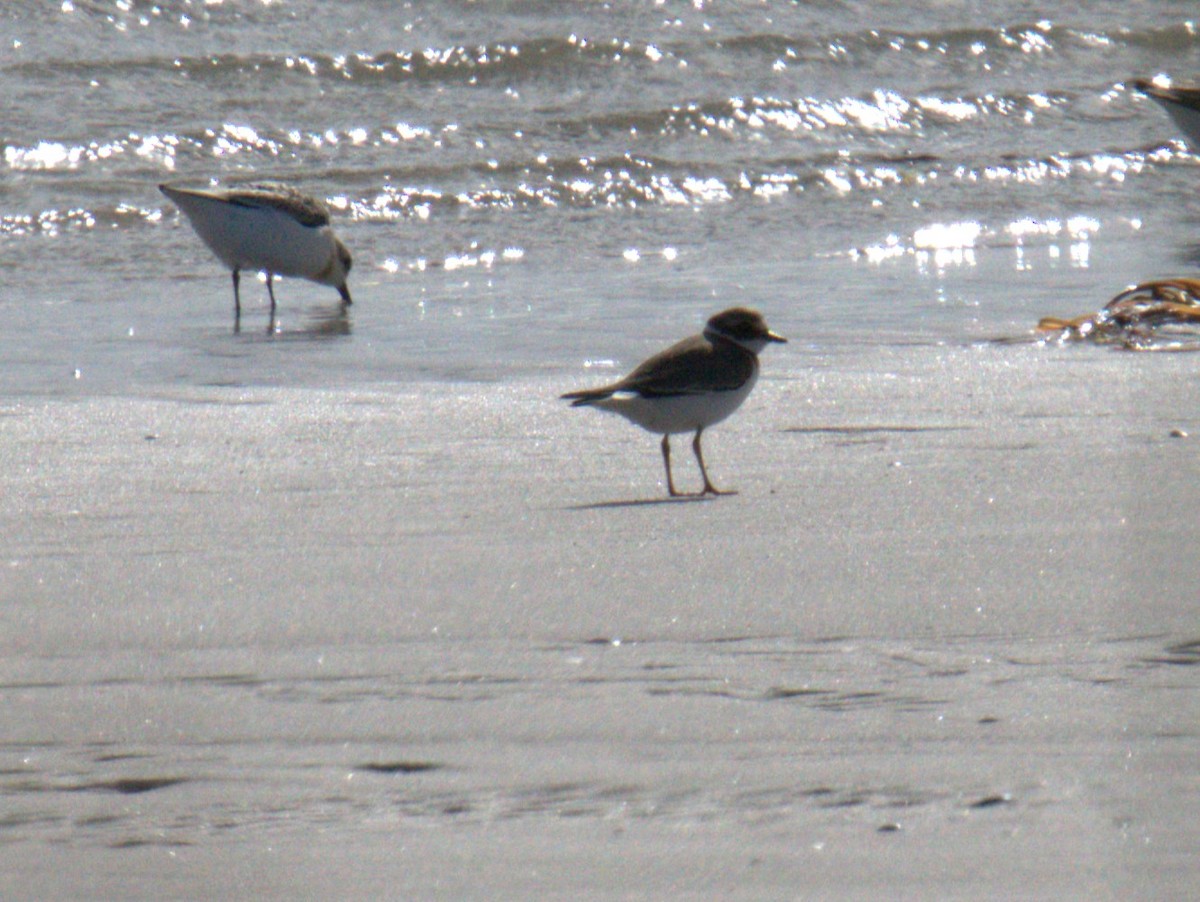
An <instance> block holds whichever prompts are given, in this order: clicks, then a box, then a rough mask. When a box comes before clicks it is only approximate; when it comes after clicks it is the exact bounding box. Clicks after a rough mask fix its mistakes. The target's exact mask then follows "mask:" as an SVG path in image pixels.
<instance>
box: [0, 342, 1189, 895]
mask: <svg viewBox="0 0 1200 902" xmlns="http://www.w3.org/2000/svg"><path fill="white" fill-rule="evenodd" d="M1078 350H1081V349H1073V350H1067V351H1064V350H1062V349H1045V348H1033V347H1024V348H1022V347H1004V348H999V347H982V348H957V349H955V348H941V349H938V348H930V347H910V348H875V349H867V350H864V351H863V352H862V353H861V355H860V356H859V357H857V358H856V363H857V365H856V367H855V370H854V375H852V376H851V375H847V376H846V377H845V380H844V381H843V382H842V383H841V384H839V385H838V387H837V391H836V392H834V391H832V390H830V389H828V388H826V387H824V385H823V382H821V381H815V380H814V379H813V377H812V376H811V375H810V372H811V371H810V369H809V366H811V365H813V364H822V363H828V361H819V360H813V359H811V357H812V356H815V355H812V354H807V355H806V354H800V355H797V356H796V357H794V358H790V359H783V360H780V361H778V362H775V365H774V366H773V367H768V368H767V369H766V372H765V373H764V377H763V380H762V382H761V383H760V385H759V387H758V389H757V390H756V393H755V395H754V396H753V397H752V398H751V399H750V401H748V402H747V404H746V406H745V409H744V410H743V411H741V412H739V414H738V416H737V417H735V418H734V419H732V420H731V421H730V422H729V423H727V424H723V425H722V426H721V427H719V428H717V429H714V430H713V432H712V435H711V436H710V441H711V450H710V452H709V453H710V455H711V459H710V466H711V467H712V470H713V472H714V476H716V475H718V474H719V476H720V478H722V479H723V480H724V481H726V482H728V483H729V484H731V485H733V486H734V487H736V488H738V489H739V491H740V493H741V494H739V495H738V496H736V497H733V498H722V499H718V500H715V501H710V502H705V503H695V504H675V505H659V504H627V505H622V504H616V503H613V502H623V501H652V500H656V499H658V498H659V497H660V496H661V495H662V493H663V490H662V487H661V486H660V485H658V480H659V479H661V473H660V468H659V467H658V463H659V462H658V460H657V458H656V454H657V451H656V448H655V446H654V442H653V440H652V438H651V439H648V438H647V437H646V436H645V435H642V434H640V433H639V432H638V431H636V430H631V429H628V428H621V427H622V426H623V425H624V424H621V423H619V422H614V423H609V422H607V421H601V420H600V419H599V418H597V420H596V421H594V422H580V421H579V419H578V418H575V417H571V416H570V415H569V412H568V411H565V410H563V409H562V408H561V407H560V406H559V405H558V404H557V403H556V402H555V400H554V399H555V397H556V395H557V393H559V392H560V391H561V390H564V389H566V388H569V387H570V386H569V385H561V384H559V383H558V382H557V381H551V380H545V379H539V380H527V381H524V382H517V383H513V384H508V385H503V386H481V385H467V384H462V385H452V384H445V385H444V384H439V385H421V386H406V385H398V386H395V387H394V389H393V390H379V389H372V390H345V391H337V392H318V391H310V390H286V389H284V390H276V389H245V390H242V389H195V390H188V391H184V392H181V393H178V394H173V395H171V396H157V397H141V398H111V399H109V398H96V399H91V400H85V401H43V400H33V399H30V400H27V401H19V402H15V403H9V404H8V405H7V406H6V407H5V409H4V410H3V424H4V428H5V431H6V435H7V440H6V442H5V443H4V444H3V455H4V459H3V460H2V461H0V463H2V465H3V466H2V476H0V489H2V491H0V527H2V528H3V532H4V534H5V535H6V536H8V537H9V539H8V542H7V548H6V554H5V566H6V573H5V589H4V591H5V594H6V596H7V599H6V600H7V601H8V603H6V604H4V605H2V606H0V617H3V623H2V624H0V626H2V627H3V630H2V632H0V635H2V636H3V639H0V641H2V642H3V643H4V648H3V650H4V654H3V656H0V657H2V661H3V663H2V664H0V686H2V687H3V692H4V695H5V698H6V704H7V706H8V708H9V711H10V715H11V716H10V718H9V722H10V724H13V725H15V726H13V727H11V728H10V730H9V734H8V742H7V744H6V746H5V748H4V749H3V750H0V773H2V776H0V786H2V787H3V790H4V793H5V795H6V798H7V801H8V805H7V808H6V811H7V813H6V815H5V818H4V821H3V823H0V843H2V844H0V863H3V868H2V871H3V874H4V876H3V877H0V889H3V890H4V892H5V894H6V895H8V894H13V893H16V894H29V893H31V892H32V893H34V894H40V895H43V896H56V897H63V896H71V895H75V896H83V895H89V894H101V895H104V894H108V895H121V896H123V897H130V896H142V897H153V896H157V897H161V896H164V895H172V894H175V895H194V894H195V893H196V890H197V887H200V886H203V887H205V894H213V895H229V894H234V893H242V894H244V893H246V892H250V893H252V894H253V895H255V896H257V897H287V896H290V895H291V896H294V895H295V894H296V893H297V892H304V893H316V894H318V895H325V896H334V895H339V894H344V893H345V892H346V891H347V889H348V888H349V890H348V891H349V892H350V893H351V894H352V895H358V896H363V895H369V894H370V893H371V892H372V891H373V890H383V889H385V888H386V887H388V886H396V885H403V886H404V887H405V889H406V890H407V891H409V892H411V893H412V894H413V895H415V896H429V895H431V894H436V893H444V894H448V895H453V896H466V897H472V896H474V897H479V896H482V895H500V896H505V895H507V896H509V897H512V896H520V895H524V894H527V893H528V892H529V891H530V890H531V889H533V890H536V889H537V887H539V886H552V887H554V888H555V890H556V891H560V892H566V891H568V890H572V889H574V890H578V891H580V892H584V891H586V892H588V893H591V894H598V895H635V896H637V895H641V896H656V895H658V896H661V895H662V894H663V893H670V894H674V895H681V894H682V895H687V894H689V893H690V894H693V895H699V896H704V895H711V894H712V893H713V892H714V891H717V892H719V893H720V894H722V895H728V896H731V897H735V898H736V897H742V898H754V897H761V896H763V895H772V894H774V893H780V892H797V891H801V890H803V891H805V892H811V894H813V895H816V896H827V897H835V896H836V897H838V898H846V897H859V898H867V897H872V896H877V895H878V893H879V892H880V891H881V890H883V889H885V888H886V887H888V886H893V885H895V882H896V881H897V880H900V881H911V885H914V886H920V887H922V888H923V890H928V891H929V892H930V893H931V894H934V895H940V896H955V895H960V896H961V895H985V896H986V895H993V896H995V895H1005V894H1008V893H1012V892H1015V891H1016V890H1022V891H1025V890H1028V888H1029V887H1031V886H1036V887H1037V888H1038V889H1037V893H1041V894H1042V895H1043V896H1044V897H1046V898H1050V897H1059V898H1061V897H1063V896H1064V895H1066V896H1078V895H1088V896H1092V897H1097V896H1099V897H1104V896H1106V895H1108V896H1111V897H1122V896H1128V895H1129V894H1130V893H1131V892H1132V893H1135V894H1147V895H1160V896H1161V895H1170V894H1172V893H1178V892H1179V891H1180V889H1181V887H1182V886H1184V885H1187V884H1186V876H1187V874H1189V873H1190V868H1191V867H1192V865H1191V850H1192V849H1194V845H1195V828H1194V825H1193V823H1192V819H1191V818H1190V815H1189V811H1188V810H1187V806H1186V804H1185V800H1186V799H1187V798H1188V797H1189V795H1188V781H1189V780H1190V773H1191V765H1190V762H1191V761H1192V760H1193V759H1194V749H1195V744H1196V732H1197V731H1196V727H1195V724H1196V723H1197V722H1200V719H1198V718H1197V714H1198V713H1200V712H1198V711H1197V704H1196V702H1195V698H1196V695H1195V692H1194V689H1195V680H1196V676H1197V674H1200V669H1197V667H1196V666H1194V665H1195V664H1196V661H1197V656H1196V654H1195V642H1196V640H1197V638H1198V637H1197V635H1196V633H1195V632H1194V629H1193V623H1194V617H1193V612H1194V586H1195V585H1197V583H1198V578H1200V573H1198V572H1197V570H1198V569H1200V564H1197V563H1196V561H1195V558H1194V556H1193V555H1188V554H1181V553H1180V549H1187V548H1193V547H1195V544H1196V539H1197V535H1196V533H1197V531H1198V529H1200V527H1198V526H1197V519H1196V517H1195V516H1194V511H1195V510H1196V506H1197V502H1198V501H1200V498H1198V497H1197V494H1198V491H1200V490H1198V489H1197V488H1196V486H1195V481H1194V480H1192V479H1191V478H1190V476H1189V474H1190V473H1191V472H1193V470H1194V467H1193V462H1194V456H1195V449H1194V447H1193V443H1192V442H1191V441H1190V440H1187V439H1179V438H1172V437H1171V432H1172V430H1176V429H1181V430H1183V431H1185V432H1188V433H1191V434H1196V433H1197V432H1198V431H1200V430H1198V429H1197V423H1196V421H1195V415H1194V412H1193V405H1192V404H1191V402H1190V393H1189V392H1190V390H1189V386H1190V384H1191V383H1190V380H1189V375H1188V372H1187V368H1188V366H1189V362H1188V360H1187V359H1185V357H1184V356H1181V355H1156V356H1151V357H1138V358H1134V357H1131V356H1130V355H1122V354H1114V353H1108V352H1096V351H1094V350H1091V349H1088V350H1082V352H1080V353H1076V351H1078ZM806 358H808V359H806ZM880 411H886V412H887V413H886V416H881V414H880ZM314 837H319V842H318V843H316V845H315V846H314ZM34 849H36V853H37V854H36V855H32V854H31V851H32V850H34ZM56 859H61V860H62V862H61V863H62V866H55V867H49V866H47V862H51V863H53V861H54V860H56ZM68 859H69V861H70V862H71V865H72V866H70V867H68V866H67V864H66V862H67V860H68ZM1064 860H1067V861H1071V862H1072V863H1073V867H1072V868H1070V869H1065V868H1064V867H1063V861H1064ZM964 862H970V867H969V868H968V867H966V866H965V865H964Z"/></svg>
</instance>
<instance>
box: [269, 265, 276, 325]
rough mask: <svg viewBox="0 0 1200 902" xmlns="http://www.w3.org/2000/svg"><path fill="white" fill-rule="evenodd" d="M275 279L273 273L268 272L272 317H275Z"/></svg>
mask: <svg viewBox="0 0 1200 902" xmlns="http://www.w3.org/2000/svg"><path fill="white" fill-rule="evenodd" d="M274 280H275V276H274V275H273V274H272V273H267V294H269V295H270V296H271V319H275V288H274V286H273V285H272V284H271V283H272V282H273V281H274Z"/></svg>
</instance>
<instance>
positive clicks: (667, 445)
mask: <svg viewBox="0 0 1200 902" xmlns="http://www.w3.org/2000/svg"><path fill="white" fill-rule="evenodd" d="M662 455H663V466H664V467H666V468H667V492H668V493H669V494H670V495H671V497H672V498H677V497H678V496H679V492H677V491H675V480H673V479H672V478H671V436H670V435H664V436H663V440H662Z"/></svg>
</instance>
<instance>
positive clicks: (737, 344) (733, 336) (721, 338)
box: [562, 307, 787, 497]
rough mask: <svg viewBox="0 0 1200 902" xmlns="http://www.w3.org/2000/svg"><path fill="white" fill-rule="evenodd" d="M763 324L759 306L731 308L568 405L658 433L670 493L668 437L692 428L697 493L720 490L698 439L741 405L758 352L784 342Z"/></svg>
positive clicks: (570, 396)
mask: <svg viewBox="0 0 1200 902" xmlns="http://www.w3.org/2000/svg"><path fill="white" fill-rule="evenodd" d="M786 341H787V339H786V338H784V337H783V336H782V335H776V334H775V333H774V332H772V331H771V330H770V329H768V328H767V324H766V321H765V320H764V319H763V318H762V314H760V313H759V312H758V311H757V310H749V309H747V308H745V307H733V308H731V309H729V310H724V311H722V312H720V313H718V314H716V315H715V316H713V317H712V318H711V319H709V321H708V323H707V324H705V326H704V332H703V333H702V334H700V335H693V336H692V337H691V338H685V339H684V340H683V341H681V342H679V343H678V344H675V345H672V346H671V347H669V348H667V349H666V350H665V351H662V352H661V353H658V354H655V355H654V356H653V357H651V358H650V359H649V360H647V361H645V362H644V363H642V364H641V365H640V366H638V367H637V368H636V369H635V370H634V371H633V372H631V373H630V374H629V375H628V376H626V377H625V378H624V379H622V380H620V381H619V382H614V383H612V384H611V385H605V386H603V387H601V388H592V389H587V390H584V391H573V392H567V393H566V394H565V395H563V396H562V397H563V399H564V400H567V401H571V402H573V403H572V405H571V406H572V407H580V406H590V407H599V408H600V409H601V410H610V411H612V412H613V413H619V414H620V415H621V416H623V417H625V418H626V419H627V420H630V421H631V422H633V423H636V424H637V425H639V426H641V427H642V428H643V429H646V430H649V431H650V432H653V433H657V434H661V435H662V437H663V439H662V457H663V466H664V467H665V468H666V471H667V491H668V492H669V493H670V494H671V496H672V497H676V496H678V495H681V494H684V493H682V492H678V491H676V489H675V480H674V479H672V477H671V436H672V435H674V434H677V433H680V432H692V431H693V430H694V431H695V433H696V436H695V438H694V439H692V451H694V452H695V454H696V461H697V462H698V463H699V464H700V475H701V476H702V477H703V479H704V488H703V489H702V490H701V491H700V492H698V493H697V494H698V495H701V496H703V495H709V494H712V495H725V494H732V493H731V492H723V491H721V490H720V489H718V488H717V487H716V486H714V485H713V484H712V480H710V479H709V478H708V470H707V469H706V468H705V466H704V453H703V451H702V450H701V448H700V437H701V436H702V435H703V434H704V430H705V429H706V428H707V427H709V426H712V425H713V424H714V423H719V422H721V421H722V420H723V419H725V418H726V417H727V416H729V415H730V414H731V413H733V412H734V411H735V410H737V409H738V407H739V406H740V405H741V403H742V402H743V401H745V400H746V396H747V395H749V394H750V390H751V389H752V388H754V383H755V382H756V381H757V380H758V354H759V352H760V351H762V349H763V348H765V347H766V346H767V344H769V343H770V342H786Z"/></svg>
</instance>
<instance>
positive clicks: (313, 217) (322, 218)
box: [225, 184, 329, 228]
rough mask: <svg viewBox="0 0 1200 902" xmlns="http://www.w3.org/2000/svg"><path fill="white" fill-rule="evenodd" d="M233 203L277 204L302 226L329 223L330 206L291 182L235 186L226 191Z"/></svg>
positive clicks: (252, 204) (255, 205)
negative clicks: (294, 186) (293, 185)
mask: <svg viewBox="0 0 1200 902" xmlns="http://www.w3.org/2000/svg"><path fill="white" fill-rule="evenodd" d="M225 199H226V200H227V201H229V202H230V203H231V204H240V205H242V206H244V207H273V208H274V209H276V210H279V211H280V212H281V213H286V214H287V215H288V216H291V217H292V218H293V219H294V220H296V222H298V223H300V225H304V226H311V227H314V228H315V227H319V226H325V225H329V208H328V207H326V206H325V204H324V203H322V202H321V201H319V200H317V199H316V198H315V197H310V196H309V195H307V194H305V193H304V192H302V191H298V190H297V189H295V188H293V187H291V186H290V185H279V184H261V185H247V186H244V187H240V188H233V189H231V190H229V191H226V192H225Z"/></svg>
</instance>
